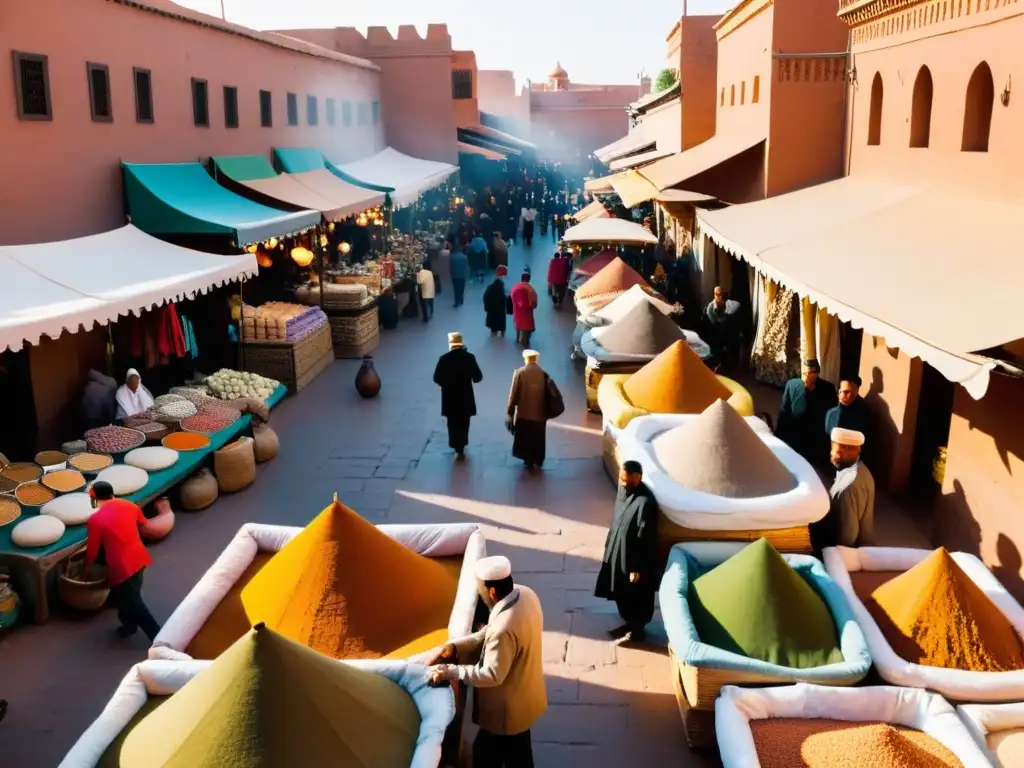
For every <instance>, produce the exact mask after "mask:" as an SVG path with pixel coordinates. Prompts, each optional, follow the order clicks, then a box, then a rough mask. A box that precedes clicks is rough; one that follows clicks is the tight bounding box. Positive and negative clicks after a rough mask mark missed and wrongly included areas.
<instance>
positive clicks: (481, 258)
mask: <svg viewBox="0 0 1024 768" xmlns="http://www.w3.org/2000/svg"><path fill="white" fill-rule="evenodd" d="M469 268H470V273H471V274H470V278H471V279H473V280H479V281H480V282H481V283H482V282H483V281H484V273H485V272H486V271H487V241H486V240H485V239H484V237H483V235H480V234H476V235H475V236H474V237H473V239H472V240H470V241H469Z"/></svg>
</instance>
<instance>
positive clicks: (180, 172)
mask: <svg viewBox="0 0 1024 768" xmlns="http://www.w3.org/2000/svg"><path fill="white" fill-rule="evenodd" d="M122 168H123V169H124V185H125V196H126V198H127V201H128V215H129V217H130V218H131V223H132V224H134V225H135V226H137V227H138V228H139V229H141V230H143V231H144V232H148V233H150V234H153V235H228V236H229V237H231V238H233V239H234V241H235V243H236V244H237V245H239V246H242V245H247V244H249V243H256V242H261V241H263V240H267V239H269V238H271V237H284V236H287V235H293V234H296V233H298V232H303V231H305V230H307V229H310V228H312V227H315V226H316V225H317V224H318V223H319V222H320V211H298V212H297V213H286V212H284V211H281V210H278V209H277V208H270V207H268V206H265V205H261V204H259V203H255V202H253V201H252V200H247V199H246V198H244V197H241V196H240V195H236V194H235V193H234V192H231V191H230V190H228V189H225V188H224V187H222V186H220V185H219V184H218V183H217V182H216V181H214V180H213V178H212V177H211V176H210V174H209V173H207V172H206V169H205V168H203V166H202V165H200V164H199V163H161V164H153V165H146V164H139V163H123V164H122Z"/></svg>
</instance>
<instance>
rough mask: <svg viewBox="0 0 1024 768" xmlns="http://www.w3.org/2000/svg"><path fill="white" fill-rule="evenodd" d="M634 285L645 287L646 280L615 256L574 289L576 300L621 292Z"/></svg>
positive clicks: (585, 263)
mask: <svg viewBox="0 0 1024 768" xmlns="http://www.w3.org/2000/svg"><path fill="white" fill-rule="evenodd" d="M587 264H588V262H584V264H583V265H581V266H584V267H585V266H586V265H587ZM634 285H639V286H643V287H646V286H647V281H646V280H644V279H643V277H641V276H640V273H639V272H637V271H636V270H635V269H633V268H632V267H631V266H629V265H628V264H627V263H626V262H624V261H623V260H622V259H620V258H619V257H618V256H616V257H615V258H614V259H612V260H611V261H610V262H608V264H607V265H606V266H604V267H603V268H602V269H601V270H600V271H599V272H598V273H597V274H595V275H594V276H593V277H592V278H590V279H589V280H587V282H585V283H584V284H583V285H582V286H581V287H580V288H579V290H577V291H576V299H577V301H578V300H580V299H589V298H593V297H594V296H601V295H602V294H606V293H622V292H623V291H628V290H629V289H630V288H632V287H633V286H634Z"/></svg>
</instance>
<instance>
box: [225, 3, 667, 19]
mask: <svg viewBox="0 0 1024 768" xmlns="http://www.w3.org/2000/svg"><path fill="white" fill-rule="evenodd" d="M683 7H684V8H685V7H686V0H683ZM220 17H221V19H223V20H224V21H227V20H228V17H227V14H226V13H224V0H220Z"/></svg>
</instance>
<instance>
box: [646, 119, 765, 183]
mask: <svg viewBox="0 0 1024 768" xmlns="http://www.w3.org/2000/svg"><path fill="white" fill-rule="evenodd" d="M763 143H764V136H758V135H756V134H754V135H753V136H751V135H749V134H747V135H735V136H734V135H730V134H723V133H716V134H715V135H714V136H712V137H711V138H710V139H708V140H707V141H705V142H703V143H701V144H698V145H697V146H695V147H691V148H690V149H688V150H686V151H685V152H679V153H677V154H675V155H672V156H671V157H666V158H665V159H664V160H658V161H657V162H655V163H651V164H650V165H648V166H645V167H644V169H643V175H644V176H646V177H647V178H648V179H649V180H650V181H651V183H652V184H654V186H655V187H657V188H658V189H659V190H665V189H669V188H670V187H677V186H679V185H680V184H683V183H685V182H686V181H688V180H689V179H692V178H693V177H694V176H696V175H698V174H700V173H703V172H704V171H709V170H711V169H712V168H714V167H715V166H716V165H721V164H722V163H724V162H725V161H726V160H731V159H732V158H734V157H736V156H737V155H740V154H742V153H743V152H746V151H747V150H748V149H753V148H754V147H756V146H758V145H760V144H763Z"/></svg>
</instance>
